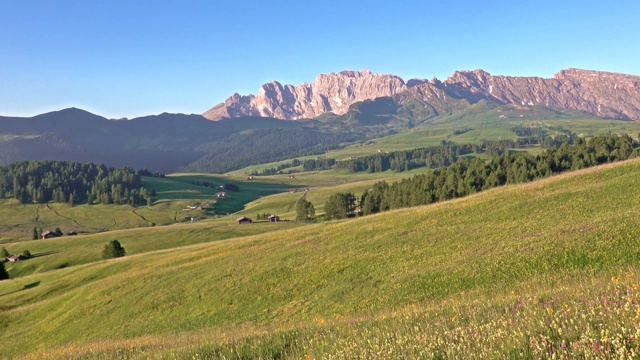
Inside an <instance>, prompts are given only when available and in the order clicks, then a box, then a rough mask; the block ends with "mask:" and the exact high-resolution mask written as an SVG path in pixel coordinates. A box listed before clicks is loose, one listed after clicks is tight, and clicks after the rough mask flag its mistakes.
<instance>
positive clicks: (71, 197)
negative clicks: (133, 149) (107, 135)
mask: <svg viewBox="0 0 640 360" xmlns="http://www.w3.org/2000/svg"><path fill="white" fill-rule="evenodd" d="M152 196H155V190H153V189H150V190H147V189H145V188H144V187H142V181H141V179H140V175H139V174H137V173H136V172H135V171H134V170H133V169H132V168H130V167H125V168H122V169H114V168H111V167H107V166H105V165H102V164H93V163H78V162H73V161H50V160H43V161H26V160H25V161H18V162H15V163H12V164H8V165H6V166H2V167H0V198H15V199H17V200H18V201H20V203H22V204H30V203H47V202H50V201H53V202H60V203H69V204H72V205H73V204H81V203H86V204H93V203H96V202H98V203H102V204H120V205H122V204H130V205H141V204H148V205H150V203H151V197H152Z"/></svg>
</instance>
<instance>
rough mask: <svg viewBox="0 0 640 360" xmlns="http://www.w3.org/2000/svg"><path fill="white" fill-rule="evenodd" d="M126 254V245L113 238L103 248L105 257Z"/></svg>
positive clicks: (109, 257) (103, 256)
mask: <svg viewBox="0 0 640 360" xmlns="http://www.w3.org/2000/svg"><path fill="white" fill-rule="evenodd" d="M125 254H126V251H125V250H124V247H122V245H120V242H119V241H118V240H111V241H110V242H109V243H108V244H106V245H105V246H104V249H102V258H103V259H112V258H117V257H122V256H124V255H125Z"/></svg>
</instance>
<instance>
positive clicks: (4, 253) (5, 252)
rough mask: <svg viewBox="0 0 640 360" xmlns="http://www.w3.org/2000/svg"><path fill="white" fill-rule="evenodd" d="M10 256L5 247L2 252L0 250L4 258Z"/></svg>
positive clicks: (0, 254)
mask: <svg viewBox="0 0 640 360" xmlns="http://www.w3.org/2000/svg"><path fill="white" fill-rule="evenodd" d="M9 255H10V254H9V252H8V251H7V249H5V248H4V247H3V248H2V250H0V256H2V257H3V258H6V257H8V256H9Z"/></svg>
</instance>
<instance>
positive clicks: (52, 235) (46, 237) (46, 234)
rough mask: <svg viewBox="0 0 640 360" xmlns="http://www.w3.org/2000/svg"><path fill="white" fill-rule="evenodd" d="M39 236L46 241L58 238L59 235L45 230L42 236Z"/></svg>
mask: <svg viewBox="0 0 640 360" xmlns="http://www.w3.org/2000/svg"><path fill="white" fill-rule="evenodd" d="M40 236H42V239H43V240H44V239H48V238H54V237H58V236H60V235H58V234H56V233H55V232H53V231H51V230H47V231H45V232H43V233H42V234H40Z"/></svg>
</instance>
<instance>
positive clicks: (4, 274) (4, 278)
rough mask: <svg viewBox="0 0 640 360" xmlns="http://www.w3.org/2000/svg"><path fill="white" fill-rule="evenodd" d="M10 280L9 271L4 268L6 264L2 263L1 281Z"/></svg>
mask: <svg viewBox="0 0 640 360" xmlns="http://www.w3.org/2000/svg"><path fill="white" fill-rule="evenodd" d="M8 278H9V273H8V272H7V269H5V268H4V262H2V261H0V280H6V279H8Z"/></svg>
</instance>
